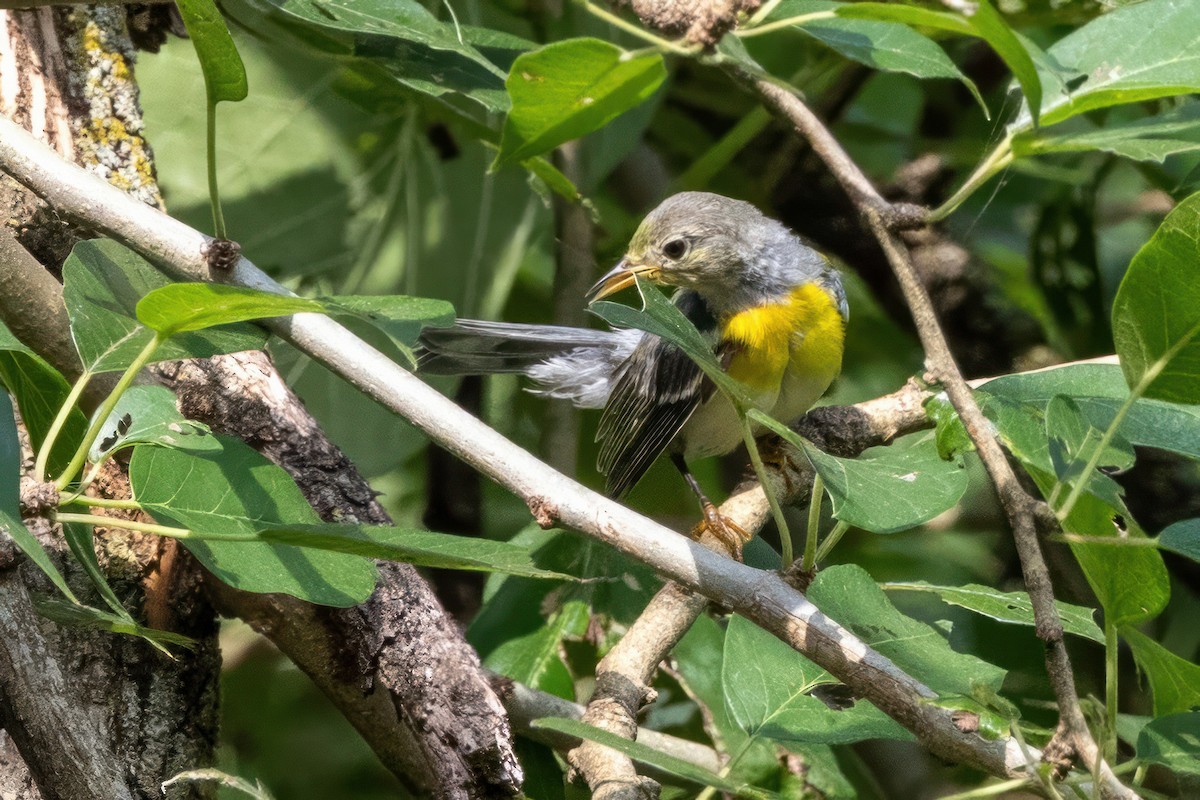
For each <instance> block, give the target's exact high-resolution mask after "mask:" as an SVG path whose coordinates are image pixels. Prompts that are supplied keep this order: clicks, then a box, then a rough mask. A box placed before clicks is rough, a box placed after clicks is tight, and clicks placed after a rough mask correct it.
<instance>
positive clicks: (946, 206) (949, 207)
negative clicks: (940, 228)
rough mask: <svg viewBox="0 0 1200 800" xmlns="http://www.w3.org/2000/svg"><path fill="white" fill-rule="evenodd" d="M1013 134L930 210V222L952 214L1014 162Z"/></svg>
mask: <svg viewBox="0 0 1200 800" xmlns="http://www.w3.org/2000/svg"><path fill="white" fill-rule="evenodd" d="M1013 157H1014V156H1013V149H1012V135H1011V134H1010V135H1008V136H1006V137H1005V138H1004V140H1003V141H1001V142H1000V144H998V145H997V146H996V149H995V150H993V151H992V152H991V153H990V154H989V155H988V157H987V158H985V159H984V160H983V161H982V162H980V164H979V166H978V167H976V168H975V171H974V172H972V173H971V177H969V178H967V180H966V182H965V183H964V184H963V185H962V186H960V187H959V189H958V191H957V192H955V193H954V194H952V195H950V197H949V198H948V199H947V200H946V202H944V203H942V204H941V205H940V206H938V207H937V208H935V209H934V210H933V211H930V212H929V217H928V221H929V222H939V221H941V220H943V219H945V218H946V217H948V216H950V214H951V213H953V211H954V210H955V209H956V208H958V207H959V206H960V205H962V203H963V201H964V200H966V199H967V198H968V197H970V196H971V195H972V194H974V193H975V190H976V189H978V188H979V187H980V186H982V185H983V184H985V183H987V182H988V180H990V179H991V177H992V176H993V175H995V174H996V173H997V172H1000V171H1001V170H1002V169H1004V168H1005V167H1007V166H1008V165H1009V164H1011V163H1012V162H1013Z"/></svg>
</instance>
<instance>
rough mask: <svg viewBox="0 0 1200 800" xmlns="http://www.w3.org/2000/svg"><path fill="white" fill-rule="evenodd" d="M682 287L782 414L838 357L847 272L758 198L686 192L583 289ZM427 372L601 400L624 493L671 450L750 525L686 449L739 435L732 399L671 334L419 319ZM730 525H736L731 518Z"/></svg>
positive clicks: (610, 459) (679, 303)
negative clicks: (485, 377)
mask: <svg viewBox="0 0 1200 800" xmlns="http://www.w3.org/2000/svg"><path fill="white" fill-rule="evenodd" d="M635 276H636V277H641V278H644V279H646V280H649V281H652V282H653V283H656V284H660V285H662V286H668V287H673V288H676V289H677V291H676V292H675V295H674V303H675V305H676V307H678V308H679V310H680V311H682V312H683V314H684V315H685V316H686V317H687V318H688V319H689V320H691V322H692V323H693V324H694V325H695V326H696V328H697V329H698V330H699V331H700V332H701V334H703V335H704V336H705V337H706V338H708V339H710V340H711V341H712V345H713V351H714V353H715V354H716V356H717V358H718V360H719V362H720V363H721V365H722V366H723V367H724V368H725V370H726V371H727V372H728V373H729V374H730V375H731V376H732V377H734V378H736V379H737V380H739V381H741V382H742V383H743V384H744V385H745V387H746V389H747V392H748V394H749V395H750V397H751V398H752V400H753V402H754V404H755V405H756V406H757V407H758V408H760V409H761V410H762V411H764V412H766V413H768V414H770V415H772V416H774V417H775V418H776V419H778V420H780V421H781V422H784V423H791V422H794V421H795V420H796V419H797V418H798V417H799V416H800V415H801V414H803V413H804V412H805V411H807V410H808V409H809V407H811V406H812V404H813V403H814V402H816V401H817V399H818V398H820V396H821V395H822V394H824V393H825V390H826V389H828V388H829V385H830V383H832V382H833V379H834V378H835V377H836V376H837V374H838V371H839V370H840V369H841V363H842V349H843V344H844V341H845V327H846V320H847V318H848V315H849V311H848V308H847V304H846V293H845V290H844V288H843V287H842V281H841V276H839V275H838V273H837V271H836V270H834V269H833V267H832V266H830V264H829V262H828V261H827V260H826V259H825V257H824V256H822V255H821V254H820V253H818V252H816V251H815V250H813V249H812V248H810V247H808V246H806V245H805V244H804V243H803V242H801V240H800V239H799V237H797V236H796V235H795V234H794V233H792V232H791V231H790V230H788V229H787V228H786V227H785V226H784V225H782V224H780V223H779V222H776V221H775V220H773V219H770V218H768V217H766V216H764V215H763V214H762V213H761V212H760V211H759V210H758V209H757V208H755V207H754V206H752V205H750V204H749V203H746V202H743V201H741V200H733V199H730V198H728V197H723V196H721V195H717V194H710V193H707V192H683V193H681V194H676V195H674V196H672V197H669V198H667V199H666V200H664V201H663V202H662V203H661V204H660V205H659V206H658V207H657V208H655V209H654V210H653V211H651V212H650V214H649V215H647V217H646V219H645V220H644V221H643V222H642V224H641V226H640V227H639V228H638V230H637V232H636V233H635V234H634V235H633V239H632V241H630V243H629V249H628V251H627V252H626V254H625V257H624V258H623V259H621V261H620V263H618V264H617V266H616V267H615V268H614V269H613V270H612V271H611V272H609V273H607V274H606V275H604V276H603V277H602V278H601V279H600V280H599V281H598V282H597V283H596V285H595V286H593V287H592V289H591V291H590V292H589V293H588V298H587V299H588V302H589V303H590V302H592V301H595V300H598V299H600V298H603V297H607V296H609V295H611V294H613V293H615V292H617V291H620V290H621V289H624V288H626V287H628V286H632V285H633V284H634V283H635V282H636V277H635ZM421 344H422V346H423V352H422V353H421V357H420V361H419V364H420V369H421V371H423V372H425V373H428V374H438V375H468V374H490V373H521V374H524V375H527V376H528V377H529V378H531V379H532V380H533V382H534V383H535V384H536V387H537V388H536V389H535V390H534V391H537V392H540V393H542V394H546V395H548V396H550V397H558V398H566V399H568V400H571V401H572V402H573V403H574V404H575V405H576V406H579V407H581V408H603V409H604V412H603V415H602V416H601V419H600V427H599V431H598V433H597V440H598V441H600V443H601V446H600V456H599V460H598V468H599V470H600V472H601V473H603V474H604V475H606V476H607V491H608V494H609V495H610V496H612V497H620V496H621V495H623V494H625V493H626V492H627V491H629V489H630V488H632V487H633V485H634V484H636V483H637V482H638V480H639V479H641V477H642V475H643V474H645V472H646V470H647V469H649V467H650V465H651V464H653V463H654V461H655V459H657V458H658V457H659V455H661V454H662V453H663V452H664V451H665V452H667V453H668V454H669V455H670V457H671V459H672V461H673V462H674V463H675V465H676V466H677V467H678V468H679V470H680V472H682V473H683V475H684V477H685V478H686V479H687V481H688V484H689V485H690V486H691V487H692V489H693V491H695V492H696V494H697V496H698V497H699V498H700V502H701V505H702V508H703V509H704V516H705V520H706V522H707V523H708V526H709V528H710V529H711V530H712V532H713V533H714V534H716V535H717V537H718V538H720V539H721V540H722V541H724V542H725V543H726V544H727V545H729V547H730V549H731V550H733V551H734V552H739V551H740V546H741V539H742V538H743V537H744V534H743V533H742V532H741V531H740V530H736V526H732V525H731V524H726V523H725V522H724V521H723V520H721V518H720V517H719V515H717V514H716V511H715V509H714V508H713V506H712V503H711V502H709V500H708V499H707V498H706V497H705V496H704V494H703V492H702V491H701V490H700V487H699V485H698V484H697V483H696V481H695V479H694V478H693V477H692V475H691V473H690V472H689V471H688V468H687V461H688V460H691V459H694V458H701V457H704V456H714V455H721V454H724V453H728V452H730V451H731V450H733V449H734V448H736V447H737V445H738V444H739V443H741V442H742V429H741V425H740V423H739V420H738V416H737V413H736V411H735V410H734V407H733V405H732V404H731V402H730V401H729V400H728V399H727V398H726V397H725V395H724V394H722V393H721V392H720V391H717V390H716V387H715V386H714V385H713V383H712V382H711V381H710V380H709V379H708V378H707V377H705V375H704V373H703V372H702V371H701V370H700V368H699V367H697V366H696V364H695V363H694V362H693V361H692V360H691V359H690V358H689V357H688V356H687V355H686V354H685V353H684V352H683V351H682V350H680V349H679V348H678V347H676V346H675V345H673V344H671V343H670V342H667V341H666V340H663V339H661V338H659V337H658V336H655V335H653V334H650V333H644V332H642V331H640V330H632V329H629V330H590V329H585V328H569V327H563V326H556V325H524V324H517V323H507V322H483V321H478V320H465V319H463V320H458V321H457V322H456V323H455V324H454V325H453V326H452V327H448V328H427V329H426V330H425V332H424V333H423V334H422V337H421ZM731 527H732V528H733V529H734V530H730V528H731Z"/></svg>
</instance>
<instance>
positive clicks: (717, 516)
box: [671, 453, 750, 561]
mask: <svg viewBox="0 0 1200 800" xmlns="http://www.w3.org/2000/svg"><path fill="white" fill-rule="evenodd" d="M671 463H672V464H674V465H675V468H676V469H678V470H679V474H681V475H683V479H684V480H685V481H687V485H688V486H690V487H691V488H692V491H693V492H694V493H695V494H696V497H697V498H698V499H699V500H700V513H701V514H703V515H704V519H703V520H701V521H700V523H699V524H698V525H696V527H694V528H692V530H691V533H690V534H689V535H690V536H691V537H692V538H693V539H695V540H697V541H699V540H700V537H701V536H702V535H703V534H704V533H706V532H707V533H710V534H712V536H713V537H714V538H715V539H716V540H717V541H718V542H720V543H721V545H722V546H723V547H724V548H725V549H726V550H728V551H729V554H730V555H731V556H732V557H733V558H735V559H737V560H738V561H741V560H742V545H743V544H745V543H746V542H748V541H750V535H749V534H747V533H746V532H745V531H744V530H742V528H741V526H740V525H738V524H737V523H735V522H734V521H733V520H730V519H726V518H725V517H723V516H721V512H720V511H718V510H717V507H716V506H715V505H713V502H712V501H711V500H709V499H708V496H707V495H705V494H704V490H703V489H701V488H700V483H699V482H698V481H697V480H696V477H695V476H694V475H692V472H691V470H689V469H688V466H687V462H685V461H684V460H683V456H682V455H680V454H679V453H672V454H671Z"/></svg>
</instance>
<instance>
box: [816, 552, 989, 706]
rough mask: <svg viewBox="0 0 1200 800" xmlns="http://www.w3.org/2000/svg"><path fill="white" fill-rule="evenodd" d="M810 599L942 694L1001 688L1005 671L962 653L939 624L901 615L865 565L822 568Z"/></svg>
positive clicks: (970, 694)
mask: <svg viewBox="0 0 1200 800" xmlns="http://www.w3.org/2000/svg"><path fill="white" fill-rule="evenodd" d="M808 598H809V599H810V600H812V601H813V603H815V604H816V605H817V607H818V608H820V609H821V611H822V612H824V613H825V614H827V615H828V616H830V617H832V618H833V619H836V620H837V621H838V622H840V623H841V624H842V625H844V626H846V627H847V628H849V629H850V630H851V631H853V632H854V633H855V634H857V635H858V636H859V637H861V638H862V639H863V640H864V641H865V642H866V643H867V644H869V645H871V646H872V647H874V648H875V649H876V650H878V651H879V652H881V653H883V654H884V655H885V656H887V657H888V658H890V659H891V660H892V661H894V662H895V663H896V665H897V666H899V667H900V668H901V669H903V670H904V671H905V672H907V673H908V674H910V675H912V676H913V677H915V678H917V680H920V681H922V682H923V683H925V684H926V685H927V686H929V687H930V688H931V689H933V690H934V691H936V692H938V693H939V694H958V695H965V696H968V697H970V696H974V694H975V691H976V690H977V687H978V688H982V689H986V690H989V691H991V692H993V693H994V692H998V691H999V690H1000V686H1001V684H1002V683H1003V682H1004V675H1005V672H1004V670H1003V669H1001V668H1000V667H997V666H995V665H993V664H989V663H987V662H986V661H983V660H981V659H979V658H976V657H975V656H973V655H969V654H966V653H958V652H956V651H955V650H954V649H953V648H951V647H950V644H949V643H948V642H947V641H946V639H945V638H944V637H943V636H942V634H941V633H939V632H938V631H937V630H936V629H934V628H932V627H930V626H929V625H926V624H925V623H923V622H918V621H917V620H915V619H912V618H911V617H907V616H905V615H904V614H901V613H900V612H899V611H897V610H896V608H895V607H894V606H893V605H892V604H891V602H890V601H889V600H888V599H887V596H886V595H885V594H884V593H883V590H882V589H880V588H879V586H878V585H877V584H876V583H875V581H874V580H872V579H871V576H870V575H868V574H867V572H866V570H864V569H862V568H861V567H858V566H854V565H851V564H845V565H838V566H834V567H827V568H825V569H823V570H821V571H820V572H818V573H817V577H816V579H815V580H813V582H812V585H811V586H809V589H808Z"/></svg>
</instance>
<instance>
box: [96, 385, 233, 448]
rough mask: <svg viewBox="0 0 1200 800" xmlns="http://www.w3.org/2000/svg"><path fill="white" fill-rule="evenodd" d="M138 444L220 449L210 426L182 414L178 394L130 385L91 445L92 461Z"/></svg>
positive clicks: (159, 387) (162, 388) (167, 390)
mask: <svg viewBox="0 0 1200 800" xmlns="http://www.w3.org/2000/svg"><path fill="white" fill-rule="evenodd" d="M135 444H159V445H162V446H164V447H179V448H182V449H184V450H220V449H221V443H220V442H219V441H218V440H217V439H216V438H215V437H214V436H213V435H212V431H211V430H210V429H209V427H208V426H207V425H205V424H203V423H200V422H195V421H193V420H190V419H188V418H187V417H185V416H183V414H180V413H179V409H178V408H176V407H175V395H174V394H172V393H171V391H170V390H169V389H167V388H165V387H163V386H131V387H129V388H128V389H126V390H125V393H124V394H122V395H121V398H120V399H119V400H117V405H116V407H115V408H113V410H112V413H111V414H109V415H108V419H107V420H106V421H105V423H104V426H103V427H102V428H101V429H100V435H99V436H97V437H96V441H95V442H93V443H92V449H91V451H90V452H89V453H88V459H89V460H90V461H92V462H97V461H100V460H101V459H102V458H104V457H106V456H108V455H109V454H111V453H115V452H116V451H117V450H121V449H124V448H126V447H132V446H133V445H135Z"/></svg>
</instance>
